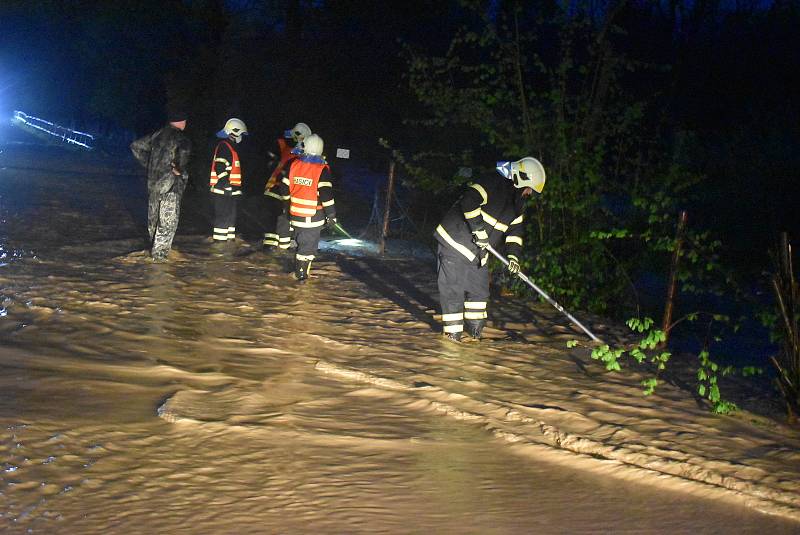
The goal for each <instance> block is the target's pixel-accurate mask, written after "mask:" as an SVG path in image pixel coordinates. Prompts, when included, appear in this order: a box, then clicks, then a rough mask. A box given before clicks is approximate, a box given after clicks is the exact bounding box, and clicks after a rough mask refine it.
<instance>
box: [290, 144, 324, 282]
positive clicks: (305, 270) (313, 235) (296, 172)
mask: <svg viewBox="0 0 800 535" xmlns="http://www.w3.org/2000/svg"><path fill="white" fill-rule="evenodd" d="M303 147H304V153H303V154H302V155H300V156H298V157H297V159H295V160H294V161H293V162H292V164H291V166H290V167H289V176H288V177H285V178H283V179H282V180H281V185H280V195H281V198H282V199H283V200H284V202H288V206H289V224H290V226H291V228H292V229H293V230H292V232H293V234H294V238H295V240H296V241H297V251H296V253H295V257H294V260H295V261H294V276H295V278H296V279H297V280H299V281H304V280H306V279H307V278H308V277H309V273H310V271H311V263H312V262H313V261H314V257H315V255H316V253H317V247H318V245H319V237H320V234H321V232H322V227H323V226H324V225H326V223H327V225H328V226H329V227H332V226H334V225H336V205H335V204H334V200H333V184H332V183H331V170H330V167H328V163H327V162H326V161H325V158H324V157H323V156H322V151H323V148H324V143H323V141H322V138H321V137H319V136H318V135H316V134H312V135H310V136H308V137H307V138H306V139H305V140H304V141H303Z"/></svg>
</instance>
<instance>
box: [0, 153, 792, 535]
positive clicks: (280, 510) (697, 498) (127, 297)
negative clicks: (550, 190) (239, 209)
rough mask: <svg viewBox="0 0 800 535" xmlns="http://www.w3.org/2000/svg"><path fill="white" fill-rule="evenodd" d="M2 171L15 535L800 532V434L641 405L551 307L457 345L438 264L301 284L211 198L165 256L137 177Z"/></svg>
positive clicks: (5, 460)
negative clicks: (236, 235) (439, 320)
mask: <svg viewBox="0 0 800 535" xmlns="http://www.w3.org/2000/svg"><path fill="white" fill-rule="evenodd" d="M0 158H2V160H0V225H1V226H0V249H1V251H0V344H2V347H0V366H2V369H3V373H2V374H0V425H1V426H2V427H1V428H0V531H3V532H9V533H26V532H32V533H310V532H322V533H607V532H614V533H688V532H692V533H698V532H699V533H730V532H736V533H762V532H769V533H798V532H800V515H798V514H797V511H798V509H799V508H800V494H799V493H798V483H797V480H798V478H797V477H796V476H797V473H798V472H800V457H799V456H798V453H797V452H798V445H800V436H799V435H798V434H797V433H796V432H794V431H792V430H789V429H784V428H782V427H780V426H776V425H775V424H766V423H763V422H761V423H760V424H759V425H753V424H752V422H750V421H748V420H747V419H742V418H739V419H736V418H725V417H719V416H714V415H710V414H708V413H707V412H706V410H705V409H704V408H700V407H697V406H696V403H694V401H693V400H692V399H691V398H690V397H687V396H686V393H685V392H682V391H681V390H680V389H679V388H678V387H665V388H664V389H662V390H661V391H659V393H658V395H657V396H654V397H650V398H643V397H642V396H641V393H640V389H639V387H638V385H637V383H638V381H637V377H630V378H628V377H623V376H620V375H613V374H606V373H604V372H603V370H602V369H601V368H600V367H598V366H596V364H595V363H593V362H592V361H591V360H590V359H588V358H587V357H586V355H585V354H582V353H580V352H568V351H566V350H565V348H564V345H565V341H566V340H568V339H571V338H574V337H576V335H575V334H574V333H573V332H571V331H570V330H569V329H568V328H565V327H563V326H561V325H560V322H557V318H556V317H555V316H554V315H553V314H552V313H551V312H550V311H548V310H546V309H544V308H541V307H534V308H529V307H527V306H521V305H520V304H519V303H496V304H495V305H494V309H495V312H494V313H493V314H494V320H495V322H494V326H493V327H492V328H490V329H489V330H488V334H489V338H491V340H487V341H485V342H482V343H481V344H473V345H464V346H454V345H451V344H448V343H445V342H443V341H442V340H441V339H440V336H439V335H438V334H437V331H436V329H437V327H436V325H437V324H436V321H435V318H434V312H435V308H436V296H435V276H434V273H433V268H432V266H430V265H429V264H428V263H426V261H424V260H415V259H414V258H408V257H404V258H390V259H379V258H375V257H373V256H369V255H366V256H365V255H356V254H348V249H347V247H336V246H335V244H331V245H332V247H330V248H329V250H328V251H327V252H325V253H324V254H323V255H322V258H321V259H320V261H319V262H317V263H316V264H315V268H314V270H313V272H312V274H313V275H314V278H313V279H312V280H311V281H309V282H308V283H307V284H304V285H298V284H297V283H296V282H295V281H294V280H293V279H292V278H291V276H289V275H288V274H287V273H286V272H285V269H284V267H285V266H284V264H285V261H286V259H285V258H280V257H269V256H265V255H263V254H261V253H260V252H257V251H256V250H255V247H249V246H248V241H254V240H251V236H248V235H247V232H245V238H246V240H245V241H244V242H241V243H239V244H238V247H237V250H236V251H233V250H232V251H229V252H228V253H226V254H218V253H214V252H212V251H211V250H210V247H209V243H208V241H207V239H206V234H205V230H206V229H205V227H206V226H209V227H210V224H209V223H208V212H207V204H206V203H205V201H204V200H203V197H202V194H201V193H200V192H190V193H189V195H188V196H187V198H186V202H185V204H184V217H183V219H182V222H181V227H180V229H179V235H178V237H177V239H176V243H175V251H174V252H173V255H172V258H171V261H170V262H169V263H168V264H152V263H150V262H149V261H148V258H147V255H146V253H145V252H143V251H142V249H143V242H142V234H143V232H144V221H143V216H144V198H143V190H142V189H141V185H140V184H139V183H138V178H137V175H136V169H135V167H133V165H132V163H131V162H126V163H119V162H117V161H115V160H113V159H103V158H98V157H87V156H86V155H84V154H80V153H61V152H58V151H50V150H48V151H39V150H37V149H36V148H32V147H11V148H10V149H9V148H5V150H4V152H3V154H1V155H0ZM247 206H248V210H249V214H250V215H248V216H247V217H252V215H253V211H254V210H257V204H255V203H252V204H250V205H247ZM346 218H347V215H346V212H343V213H342V214H341V216H340V219H341V220H342V221H346V220H347V219H346ZM248 225H250V227H249V229H250V230H251V231H252V228H253V226H255V224H254V223H252V221H251V222H250V223H249V224H248ZM247 229H248V227H245V230H247ZM350 252H351V253H353V252H354V251H350ZM593 328H595V329H597V331H598V332H600V333H602V334H604V335H605V336H612V335H613V329H611V328H610V327H606V326H603V325H600V324H597V323H595V324H593ZM762 511H766V512H769V513H771V514H770V515H767V514H764V513H763V512H762Z"/></svg>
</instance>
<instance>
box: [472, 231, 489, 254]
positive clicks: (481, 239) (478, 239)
mask: <svg viewBox="0 0 800 535" xmlns="http://www.w3.org/2000/svg"><path fill="white" fill-rule="evenodd" d="M472 241H473V243H475V245H477V246H478V248H479V249H481V250H483V249H486V248H487V247H489V234H488V233H487V232H486V231H485V230H483V229H480V230H474V231H473V232H472Z"/></svg>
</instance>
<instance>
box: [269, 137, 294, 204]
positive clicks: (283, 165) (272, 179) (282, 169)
mask: <svg viewBox="0 0 800 535" xmlns="http://www.w3.org/2000/svg"><path fill="white" fill-rule="evenodd" d="M293 148H294V147H292V146H290V145H289V143H287V142H286V140H285V139H283V138H279V139H278V150H279V151H280V155H279V158H280V159H279V160H278V164H277V165H276V166H275V170H274V171H272V174H271V175H270V176H269V179H267V184H266V186H265V187H264V195H268V196H270V197H275V198H277V199H280V196H279V195H278V193H277V189H278V188H276V187H275V186H277V185H278V183H279V181H280V180H281V178H283V176H284V175H285V174H286V172H287V171H288V169H289V164H290V163H291V162H292V160H294V159H295V158H297V155H296V154H293V153H292V149H293Z"/></svg>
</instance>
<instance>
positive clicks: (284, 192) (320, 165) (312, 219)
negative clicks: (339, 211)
mask: <svg viewBox="0 0 800 535" xmlns="http://www.w3.org/2000/svg"><path fill="white" fill-rule="evenodd" d="M278 194H279V195H280V197H281V199H282V200H284V201H286V202H287V203H288V204H289V219H290V221H291V224H292V226H293V227H295V228H314V227H321V226H322V225H324V224H325V219H326V218H330V219H333V218H335V217H336V205H335V202H334V200H333V183H332V182H331V170H330V167H328V165H327V164H326V163H325V160H323V159H322V158H319V157H317V156H300V157H299V158H297V159H295V160H292V164H291V167H290V168H289V176H288V177H284V178H283V179H282V180H281V182H280V183H279V184H278Z"/></svg>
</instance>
